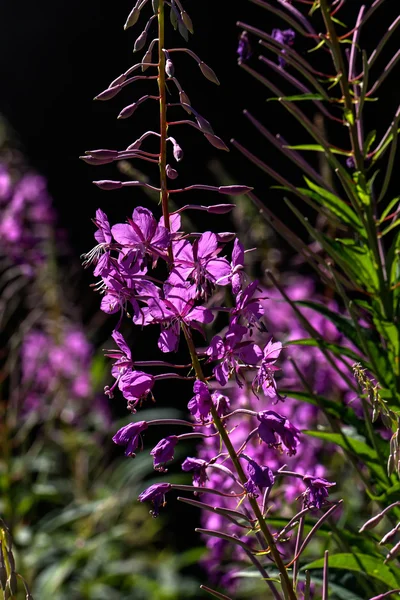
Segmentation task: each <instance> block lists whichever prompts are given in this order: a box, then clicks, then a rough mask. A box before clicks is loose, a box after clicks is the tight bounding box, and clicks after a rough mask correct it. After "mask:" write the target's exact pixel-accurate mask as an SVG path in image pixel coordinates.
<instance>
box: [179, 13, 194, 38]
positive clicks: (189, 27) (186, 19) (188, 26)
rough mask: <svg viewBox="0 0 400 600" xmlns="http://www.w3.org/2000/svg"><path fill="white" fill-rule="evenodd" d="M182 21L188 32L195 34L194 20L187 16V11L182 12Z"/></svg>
mask: <svg viewBox="0 0 400 600" xmlns="http://www.w3.org/2000/svg"><path fill="white" fill-rule="evenodd" d="M181 19H182V21H183V24H184V25H185V27H186V29H187V30H188V31H190V33H193V23H192V19H191V18H190V17H189V15H188V14H187V12H186V11H185V10H183V11H182V12H181Z"/></svg>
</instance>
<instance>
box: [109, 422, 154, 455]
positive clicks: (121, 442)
mask: <svg viewBox="0 0 400 600" xmlns="http://www.w3.org/2000/svg"><path fill="white" fill-rule="evenodd" d="M147 428H148V425H147V423H146V421H137V422H136V423H129V424H128V425H125V427H122V429H119V430H118V431H117V433H116V434H115V435H114V437H113V442H114V443H115V444H118V446H126V450H125V456H132V457H133V458H135V452H136V450H137V448H138V446H139V443H140V444H142V438H141V433H142V432H143V431H145V430H146V429H147Z"/></svg>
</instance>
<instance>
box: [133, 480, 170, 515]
mask: <svg viewBox="0 0 400 600" xmlns="http://www.w3.org/2000/svg"><path fill="white" fill-rule="evenodd" d="M171 489H172V485H171V484H170V483H154V484H153V485H151V486H150V487H148V488H147V489H146V490H144V491H143V492H142V493H141V494H140V495H139V498H138V500H139V502H152V503H153V510H152V511H151V515H152V516H153V517H157V516H158V514H159V511H160V507H161V506H164V505H165V494H166V493H167V492H169V491H170V490H171Z"/></svg>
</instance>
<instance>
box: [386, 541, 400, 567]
mask: <svg viewBox="0 0 400 600" xmlns="http://www.w3.org/2000/svg"><path fill="white" fill-rule="evenodd" d="M398 554H400V542H397V544H396V545H395V546H393V548H392V549H391V550H390V552H389V553H388V554H387V555H386V558H385V560H384V562H385V563H387V562H389V560H392V559H393V558H396V556H398Z"/></svg>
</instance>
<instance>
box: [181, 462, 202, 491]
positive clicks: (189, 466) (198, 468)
mask: <svg viewBox="0 0 400 600" xmlns="http://www.w3.org/2000/svg"><path fill="white" fill-rule="evenodd" d="M207 467H208V462H206V461H205V460H202V459H201V458H190V457H188V458H186V459H185V460H184V461H183V463H182V471H193V485H194V486H195V487H203V486H204V485H205V483H206V481H207V480H208V477H207V472H206V469H207Z"/></svg>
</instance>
